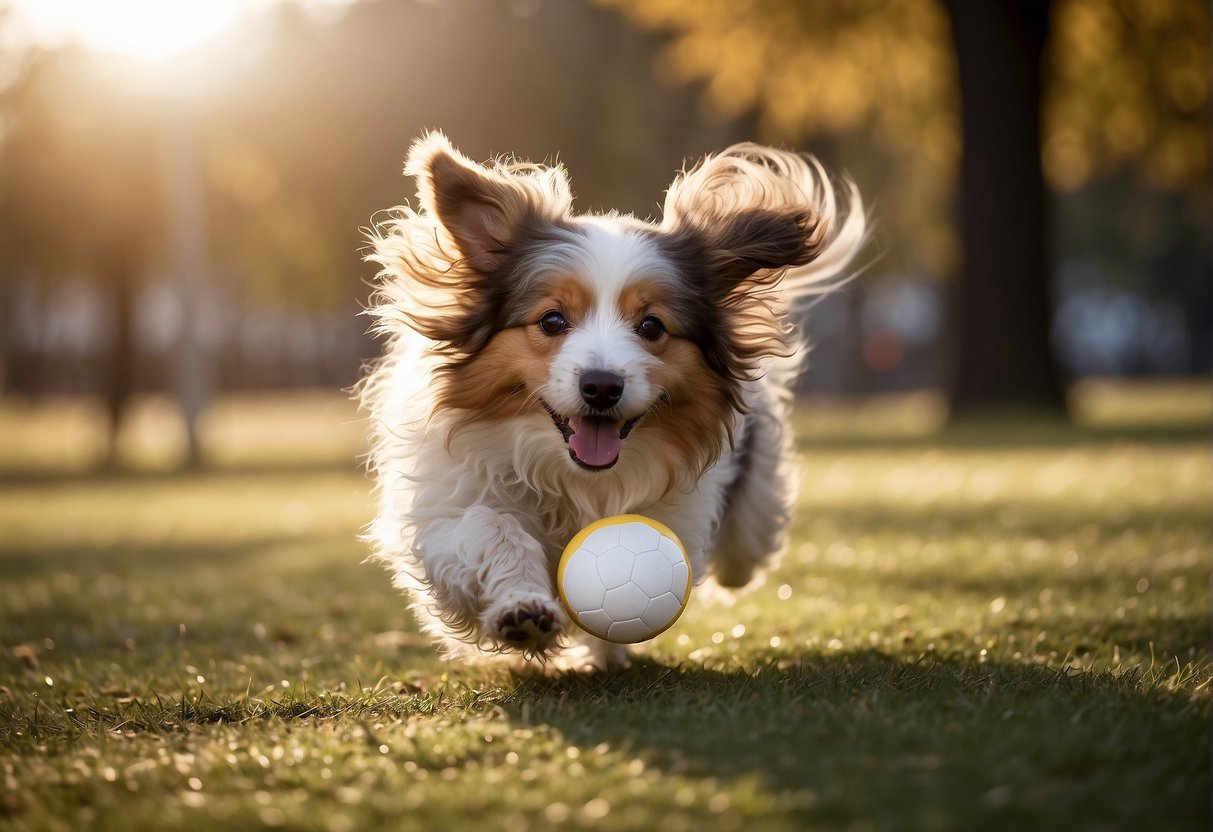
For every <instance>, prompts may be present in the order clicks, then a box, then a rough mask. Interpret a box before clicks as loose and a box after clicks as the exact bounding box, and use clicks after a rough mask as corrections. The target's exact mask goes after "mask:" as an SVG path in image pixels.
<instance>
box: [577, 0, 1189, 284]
mask: <svg viewBox="0 0 1213 832" xmlns="http://www.w3.org/2000/svg"><path fill="white" fill-rule="evenodd" d="M599 2H601V3H602V4H604V5H606V6H608V7H610V8H614V9H617V10H619V11H621V12H623V13H624V14H626V15H627V16H628V17H629V18H630V19H632V20H634V21H636V22H637V23H639V24H641V25H644V26H647V27H650V28H653V29H657V30H661V31H665V32H667V33H668V34H669V35H670V37H671V39H670V43H669V45H668V47H667V49H666V51H665V52H664V53H663V55H662V57H661V62H660V69H661V71H663V72H664V73H666V74H667V76H668V77H671V78H674V79H677V80H681V81H700V82H703V83H704V84H705V95H706V98H707V101H708V103H709V104H710V105H711V106H712V107H715V108H718V109H720V110H722V111H724V112H728V113H741V112H744V111H746V110H749V109H755V110H757V112H758V124H759V127H760V129H761V131H762V133H763V135H764V136H765V137H766V138H768V139H769V140H773V141H784V142H791V143H798V142H804V141H805V140H806V139H808V138H809V137H818V136H821V135H823V134H825V135H827V136H829V135H832V136H835V137H837V140H838V141H859V142H865V141H869V140H870V141H871V142H873V143H874V145H875V147H876V149H877V150H880V151H884V152H886V153H889V154H891V155H893V156H894V157H896V158H897V159H898V160H900V163H899V164H898V168H900V169H904V170H905V171H906V173H905V174H904V175H905V176H906V177H907V180H906V181H904V182H884V181H875V182H871V183H864V184H868V185H869V186H875V187H876V189H877V190H878V191H879V192H880V193H881V194H882V199H883V200H884V204H883V205H882V206H881V207H880V209H879V210H878V215H879V216H880V218H881V221H882V222H886V223H891V224H892V227H891V235H892V236H894V237H897V238H900V237H902V236H909V237H919V239H916V240H914V242H912V243H907V245H909V246H910V247H911V251H912V255H911V257H910V263H911V264H913V263H916V262H918V263H922V264H923V265H925V266H927V267H928V268H929V270H930V271H933V272H936V273H939V272H945V271H947V269H946V268H945V266H947V265H949V264H950V263H951V260H950V257H951V256H952V254H954V246H953V245H952V244H950V243H948V242H946V241H945V240H944V239H941V237H940V230H939V229H938V228H932V229H929V230H927V231H926V235H927V236H926V238H925V239H922V238H920V235H921V234H922V233H923V229H922V228H921V225H920V223H921V222H922V220H923V219H924V218H925V219H928V220H934V221H935V222H934V223H932V225H937V224H939V223H943V225H945V226H946V225H947V224H946V222H943V220H944V219H945V215H946V211H947V204H948V203H949V201H950V194H951V192H952V187H953V186H952V181H953V179H954V177H955V172H956V160H957V155H958V152H959V148H960V143H959V138H958V136H957V130H958V124H959V123H958V121H957V117H956V109H957V106H958V101H957V93H956V85H955V74H956V68H955V60H954V57H953V53H952V49H951V46H950V44H949V42H948V37H949V36H948V19H947V15H946V13H945V11H944V9H943V7H942V5H941V4H940V3H939V2H937V0H855V2H848V3H836V2H831V0H694V1H693V2H692V0H599ZM1209 38H1210V31H1209V8H1208V5H1207V4H1204V3H1198V2H1190V0H1055V2H1054V3H1053V20H1052V35H1051V45H1050V48H1049V59H1048V67H1047V70H1046V71H1047V75H1048V81H1047V83H1046V89H1045V96H1044V97H1045V105H1044V122H1045V123H1044V136H1043V148H1044V165H1045V174H1046V176H1047V179H1048V182H1049V184H1050V185H1051V186H1052V187H1053V188H1054V189H1056V190H1059V191H1063V192H1073V191H1076V190H1078V189H1080V188H1082V187H1084V186H1086V185H1088V184H1090V183H1091V182H1092V181H1093V180H1095V179H1098V178H1102V177H1107V176H1112V175H1115V174H1116V172H1117V171H1118V170H1120V169H1122V168H1125V167H1128V168H1130V169H1132V170H1133V171H1134V172H1135V176H1136V180H1137V183H1138V184H1139V185H1141V186H1145V187H1148V188H1150V189H1151V190H1155V191H1162V192H1182V193H1185V194H1187V195H1188V198H1189V201H1190V207H1189V211H1190V215H1189V217H1188V221H1189V223H1192V224H1201V223H1203V222H1205V221H1206V217H1207V211H1208V205H1207V202H1208V197H1207V181H1208V176H1209V119H1208V102H1209ZM865 136H870V139H865ZM848 158H849V159H850V157H848ZM907 223H908V224H909V226H908V227H904V228H903V225H904V224H907ZM910 227H917V228H918V231H917V232H916V233H912V232H911V231H910ZM943 236H950V235H949V234H948V232H947V231H946V230H945V231H944V232H943Z"/></svg>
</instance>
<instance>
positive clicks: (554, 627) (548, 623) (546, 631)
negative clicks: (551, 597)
mask: <svg viewBox="0 0 1213 832" xmlns="http://www.w3.org/2000/svg"><path fill="white" fill-rule="evenodd" d="M563 628H564V624H563V621H562V620H561V618H560V613H559V611H558V610H557V609H556V608H555V606H554V605H553V602H551V601H545V600H542V599H528V600H523V601H519V602H517V603H515V604H512V605H507V606H506V608H505V609H504V611H498V612H497V613H496V616H495V617H494V618H492V619H491V620H490V622H489V629H490V633H491V634H492V635H494V636H495V637H496V638H498V639H499V640H501V641H504V642H507V643H509V644H511V645H515V646H518V647H524V646H536V647H539V646H543V645H544V644H546V643H547V642H549V641H551V640H552V639H554V638H555V637H556V636H557V635H559V634H560V631H561V630H562V629H563Z"/></svg>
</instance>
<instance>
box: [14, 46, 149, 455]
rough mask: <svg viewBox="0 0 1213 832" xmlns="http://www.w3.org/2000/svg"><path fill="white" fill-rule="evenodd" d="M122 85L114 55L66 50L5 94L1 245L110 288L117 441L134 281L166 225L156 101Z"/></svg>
mask: <svg viewBox="0 0 1213 832" xmlns="http://www.w3.org/2000/svg"><path fill="white" fill-rule="evenodd" d="M118 90H119V87H117V86H116V85H115V84H114V83H113V78H112V77H111V76H110V74H109V72H108V71H107V68H106V66H105V65H104V64H102V63H100V62H98V61H96V60H95V58H94V57H93V56H92V55H90V54H88V53H87V52H84V51H82V50H77V49H68V50H62V51H58V52H54V53H52V52H42V53H35V54H34V55H32V56H31V57H30V59H29V60H28V62H27V64H26V65H25V67H24V68H23V70H22V71H21V73H20V74H19V76H18V78H17V79H16V80H15V81H14V82H13V83H12V84H11V85H9V86H8V87H7V88H6V89H4V90H3V93H2V94H0V115H2V116H3V124H4V126H5V131H4V153H3V154H0V183H3V185H2V187H0V253H3V260H5V261H7V262H10V263H11V262H14V261H20V262H23V263H26V264H28V265H29V267H30V268H32V269H33V270H35V271H36V272H38V273H39V274H42V275H44V276H48V277H52V278H55V277H59V278H62V277H71V276H76V275H81V274H84V275H89V276H92V277H95V278H96V279H97V281H98V282H99V284H100V285H101V286H102V287H103V290H104V292H105V296H106V297H107V298H108V301H109V303H108V305H109V318H110V332H111V337H110V341H109V354H108V357H107V360H106V362H105V371H104V372H105V376H106V384H105V390H106V395H105V400H106V410H107V412H108V414H109V418H110V435H111V440H113V439H114V438H115V437H116V436H117V433H118V430H119V426H120V423H121V419H122V415H123V412H124V409H125V407H126V404H127V402H128V400H129V399H130V396H131V394H132V392H133V391H134V385H135V381H134V374H135V338H134V329H133V321H134V314H133V302H134V296H135V290H136V286H137V284H138V283H139V281H140V280H141V278H142V277H143V275H144V273H145V272H146V269H147V265H148V263H149V262H150V261H151V260H152V259H153V258H154V257H155V256H156V253H157V250H158V248H159V245H160V241H161V239H162V233H163V232H162V226H163V223H162V211H161V202H160V198H161V194H162V192H163V188H162V182H161V179H160V176H159V171H158V165H157V163H156V159H157V144H156V131H155V129H154V125H153V124H152V122H151V121H150V119H149V113H148V111H147V109H146V108H144V107H142V106H141V105H140V103H139V102H138V101H136V100H134V99H133V98H132V97H130V96H127V95H122V94H119V92H118ZM115 448H116V444H115V442H114V441H111V442H110V452H111V461H112V456H113V452H114V449H115Z"/></svg>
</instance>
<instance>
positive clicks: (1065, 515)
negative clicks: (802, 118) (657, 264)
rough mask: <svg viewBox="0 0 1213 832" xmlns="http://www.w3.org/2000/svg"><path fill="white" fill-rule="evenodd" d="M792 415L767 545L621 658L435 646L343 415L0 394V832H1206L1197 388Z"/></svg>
mask: <svg viewBox="0 0 1213 832" xmlns="http://www.w3.org/2000/svg"><path fill="white" fill-rule="evenodd" d="M1075 410H1076V413H1077V414H1078V420H1077V424H1075V425H1068V424H1060V423H1055V422H1046V421H1041V420H1033V419H1030V418H1027V417H1024V418H1022V419H1017V420H1006V421H1001V422H994V421H992V422H987V423H982V424H973V425H968V426H965V427H963V428H959V429H951V430H947V431H941V430H940V429H939V422H940V409H939V403H938V401H937V400H936V399H934V398H932V397H930V396H909V397H900V398H892V399H884V400H873V401H868V402H865V403H862V404H848V403H837V402H814V401H806V402H804V403H803V404H802V407H801V408H800V410H799V412H800V414H801V415H800V416H799V422H798V432H799V437H800V449H801V452H802V454H803V487H802V495H801V500H800V506H799V511H798V513H797V519H796V525H795V529H794V535H793V543H792V546H791V550H790V552H789V554H788V557H787V558H786V560H785V562H784V565H783V567H782V568H781V569H780V570H779V571H778V572H776V573H775V574H773V575H772V576H771V577H770V579H769V580H768V581H767V583H766V584H765V585H764V586H762V587H761V588H759V589H757V590H755V591H753V592H751V593H749V594H747V595H745V596H743V597H742V598H740V599H739V600H738V601H737V602H736V604H734V605H733V606H731V607H727V606H723V605H720V604H714V605H709V604H706V603H704V602H703V600H702V599H697V598H695V597H694V596H693V597H692V603H691V606H690V608H689V609H688V611H687V613H686V615H685V616H684V617H683V619H682V620H680V621H679V622H678V624H676V625H675V626H674V627H673V628H672V629H671V630H670V631H668V632H667V633H665V634H664V635H662V636H661V637H659V638H658V639H657V640H655V641H653V642H651V643H649V644H647V645H645V646H644V647H643V650H642V651H641V658H640V659H639V660H638V661H637V662H636V663H635V664H634V665H633V667H631V668H630V669H625V670H618V671H612V672H610V673H606V674H600V675H592V676H581V675H567V676H543V675H535V674H529V675H528V674H523V675H514V674H511V673H510V672H508V671H507V670H504V669H501V668H471V669H469V668H466V667H460V666H455V665H449V664H446V663H444V662H442V661H441V660H439V659H438V658H436V657H435V655H434V653H433V651H432V649H431V648H430V646H429V645H428V644H427V643H426V642H425V641H424V640H422V639H421V638H420V637H419V636H418V635H417V634H416V628H415V626H414V624H413V622H412V620H411V618H410V616H409V615H408V614H407V611H406V610H405V608H404V604H403V602H402V601H401V599H400V598H399V597H398V595H397V594H396V593H395V592H394V591H393V590H392V589H391V588H390V586H389V583H388V581H387V579H386V577H385V576H384V575H383V574H382V573H381V570H380V569H379V568H378V567H377V566H375V565H373V564H367V563H364V562H363V558H364V557H365V554H366V549H365V547H364V545H363V544H362V543H360V542H359V541H358V539H357V533H358V530H359V527H360V526H361V525H362V524H363V523H365V522H366V521H367V520H368V519H369V517H370V511H371V503H370V499H369V497H368V490H369V484H368V482H367V481H366V479H365V477H364V476H363V475H362V474H361V473H360V471H359V470H358V468H357V465H356V463H355V457H356V456H357V454H358V453H359V449H360V446H361V434H362V430H363V426H362V425H361V424H360V423H359V421H358V416H357V414H356V413H355V412H354V411H353V409H352V408H351V407H350V406H349V405H348V403H346V402H344V401H343V400H342V399H341V398H340V397H339V396H324V395H305V396H292V397H276V398H257V397H250V398H244V399H233V400H229V401H224V402H223V403H221V404H220V405H219V406H217V407H216V408H215V409H214V411H213V412H212V413H211V414H210V417H209V419H208V421H207V423H206V425H205V434H206V437H207V440H208V443H209V447H210V450H211V464H210V465H209V466H208V467H207V468H206V469H205V470H203V471H201V472H196V473H177V472H175V471H174V470H173V469H172V465H171V462H172V460H173V459H175V458H176V456H177V455H178V454H179V452H180V447H181V437H180V433H179V429H178V427H177V426H176V424H175V422H174V421H173V420H172V419H171V413H170V412H169V410H168V409H167V408H166V406H165V405H164V403H163V402H159V401H155V400H149V401H146V402H143V403H142V404H141V406H140V409H139V411H138V413H137V414H136V418H135V419H134V420H133V423H132V424H131V426H130V430H129V431H128V432H127V434H126V435H125V436H124V437H123V444H122V448H123V455H124V457H125V459H126V460H127V463H128V466H127V468H126V470H125V471H123V472H120V473H106V472H102V471H99V470H97V469H96V468H95V462H96V460H97V459H99V458H100V455H101V447H100V438H101V415H100V411H99V410H98V409H95V408H93V407H90V406H88V405H86V404H65V403H62V402H59V403H50V404H39V405H35V404H30V403H23V402H16V401H8V402H0V575H2V576H3V581H2V582H0V648H2V650H0V768H2V772H0V774H2V780H0V827H3V828H5V829H80V828H96V829H124V830H125V829H172V828H189V829H238V828H248V827H258V826H266V827H287V828H292V829H318V830H332V832H343V830H351V831H352V830H362V829H368V828H372V827H375V826H379V827H382V826H384V825H385V824H386V825H387V827H388V828H402V829H426V830H436V829H446V828H452V827H454V826H456V825H459V826H460V827H466V828H474V829H478V830H496V829H503V830H528V829H543V828H550V829H558V828H559V829H565V828H571V827H594V828H601V829H658V828H659V829H662V830H669V831H670V832H677V830H700V829H712V830H715V829H724V830H729V829H738V830H742V829H744V830H750V829H758V830H780V829H789V830H790V829H805V828H812V829H823V830H831V829H839V830H892V829H930V830H936V829H938V830H946V829H955V830H972V829H1016V830H1021V829H1027V828H1041V829H1078V830H1085V829H1091V830H1102V829H1133V830H1142V829H1151V830H1166V829H1201V830H1204V829H1208V828H1209V826H1210V782H1209V779H1210V766H1209V764H1210V747H1209V723H1210V680H1211V667H1213V663H1211V662H1210V656H1209V641H1210V635H1209V633H1210V618H1209V569H1210V505H1211V500H1213V493H1211V491H1213V471H1211V463H1210V442H1209V423H1210V416H1211V415H1213V395H1211V393H1210V390H1209V389H1208V387H1207V385H1203V384H1184V383H1173V384H1139V385H1133V386H1123V385H1121V386H1117V385H1100V384H1089V385H1086V386H1084V387H1083V388H1082V389H1080V390H1079V391H1078V392H1077V394H1076V404H1075Z"/></svg>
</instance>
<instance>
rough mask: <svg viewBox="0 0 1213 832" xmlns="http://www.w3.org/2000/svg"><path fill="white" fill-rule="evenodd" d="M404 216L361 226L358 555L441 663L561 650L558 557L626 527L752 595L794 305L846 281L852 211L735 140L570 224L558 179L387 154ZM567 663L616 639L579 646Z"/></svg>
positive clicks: (855, 204)
mask: <svg viewBox="0 0 1213 832" xmlns="http://www.w3.org/2000/svg"><path fill="white" fill-rule="evenodd" d="M405 173H406V174H407V175H410V176H412V177H414V178H415V179H416V183H417V194H418V202H419V204H418V207H417V209H415V210H414V209H412V208H409V207H399V208H396V209H393V210H392V211H391V212H390V213H389V215H388V218H387V219H384V220H382V221H380V222H379V223H377V224H376V225H375V226H374V227H373V228H372V229H370V230H369V231H368V235H369V240H370V251H369V254H368V255H367V260H369V261H372V262H374V263H376V264H378V266H379V267H380V268H381V271H380V273H379V276H378V279H377V286H376V292H375V295H374V297H373V300H372V303H371V306H370V307H369V308H368V310H367V311H368V314H370V315H371V316H372V318H373V319H374V325H373V330H374V331H375V332H376V333H377V334H378V335H380V336H384V337H385V339H386V345H385V351H384V355H383V357H382V358H380V359H379V360H378V361H377V362H376V363H374V364H372V365H370V367H369V368H368V369H367V371H366V373H365V374H364V377H363V380H362V381H361V382H360V384H359V386H358V388H357V394H358V395H359V397H360V399H361V401H362V404H363V407H364V408H365V409H366V411H368V412H369V416H370V422H371V431H372V439H371V451H370V453H369V457H368V459H369V463H368V467H369V470H370V472H371V474H372V475H373V477H374V479H375V482H376V485H375V488H376V491H377V498H378V515H377V517H376V519H375V520H374V521H373V522H372V523H371V524H370V526H369V528H368V532H367V535H366V537H367V539H368V540H369V542H370V543H371V545H372V547H373V549H374V555H373V557H376V558H378V559H379V560H381V561H382V562H383V563H384V564H385V565H386V566H387V568H388V570H389V571H390V572H391V573H392V576H393V580H394V583H395V584H396V585H397V586H398V587H400V588H402V589H405V590H407V591H408V592H409V593H410V594H411V595H412V597H413V600H414V604H413V606H414V608H415V610H416V612H417V614H418V616H419V618H420V620H421V623H422V626H423V628H424V629H426V630H427V631H428V632H430V633H432V634H433V635H434V636H436V637H437V639H438V640H439V641H440V642H441V644H442V645H444V646H445V648H446V653H447V654H448V655H450V656H452V657H455V658H472V657H477V656H488V655H492V654H499V653H508V654H513V655H521V657H523V658H524V659H536V658H538V659H540V660H546V659H548V658H551V657H553V656H555V655H557V654H559V653H560V652H561V651H565V652H566V654H569V655H577V649H576V648H577V647H578V645H577V644H576V643H575V642H576V639H574V638H572V634H571V633H570V632H569V627H570V624H569V619H568V617H567V616H566V614H565V612H564V611H563V609H562V607H561V604H560V603H559V602H558V600H557V598H556V594H555V590H554V581H555V571H556V565H557V562H558V560H559V557H560V554H561V551H562V550H563V547H564V546H565V544H566V543H567V542H568V541H569V540H570V539H571V538H572V537H573V536H574V534H575V533H576V532H577V531H578V530H580V529H581V528H582V527H584V526H585V525H587V524H588V523H590V522H592V521H594V520H598V519H600V518H602V517H606V516H610V515H615V514H625V513H636V514H644V515H647V516H649V517H652V518H654V519H656V520H659V521H661V522H662V523H664V524H666V525H667V526H669V527H670V528H671V529H673V530H674V531H675V532H676V533H677V534H678V536H679V538H680V539H681V540H682V542H683V544H684V546H685V547H686V550H687V553H688V556H689V558H690V561H691V568H692V572H693V575H694V577H695V581H696V582H697V583H699V582H702V581H704V580H705V579H708V578H709V577H710V578H711V579H712V581H714V582H715V583H716V584H718V585H720V586H721V587H726V588H739V587H743V586H745V585H747V584H750V583H752V582H754V581H755V579H756V578H757V577H758V576H760V575H761V574H763V573H764V572H765V571H766V570H768V569H770V568H771V567H773V566H774V565H775V564H776V563H777V562H778V560H779V558H780V557H781V555H782V551H783V549H784V546H785V543H786V536H787V527H788V523H789V519H790V514H791V511H792V506H793V501H794V499H795V494H796V468H795V462H794V459H793V454H792V443H791V436H790V430H789V427H788V424H787V417H788V411H789V407H790V404H791V392H790V385H791V384H792V382H793V381H794V380H795V378H796V376H797V374H798V373H799V371H800V369H801V366H802V363H803V356H804V354H805V351H806V347H805V343H804V341H803V339H802V337H801V335H800V334H799V332H798V330H797V327H796V324H795V313H796V311H797V309H799V303H800V301H802V300H803V299H805V298H807V297H810V296H812V295H814V294H820V293H821V292H822V291H825V290H828V288H830V287H832V286H833V285H836V284H837V283H839V282H840V281H842V280H844V279H846V275H847V270H848V267H849V265H850V264H851V263H852V261H853V260H854V258H855V256H856V254H857V253H858V252H859V251H860V249H861V248H862V246H863V242H864V239H865V226H866V223H865V217H864V213H863V209H862V203H861V200H860V197H859V193H858V191H857V189H856V188H855V186H854V184H853V183H851V182H850V181H849V180H847V181H845V182H844V183H842V184H841V185H840V186H837V187H836V186H835V184H833V183H832V182H831V180H830V179H829V178H828V177H827V175H826V173H825V171H824V170H823V168H822V166H821V165H820V164H819V163H818V162H817V161H816V160H815V159H814V158H812V157H808V156H802V155H798V154H794V153H790V152H786V151H781V150H775V149H772V148H768V147H763V146H760V145H756V144H752V143H743V144H737V145H734V146H732V147H729V148H728V149H726V150H725V151H723V152H722V153H720V154H718V155H715V156H709V157H707V158H705V159H703V160H702V161H701V162H699V163H698V164H697V165H695V166H694V167H693V168H691V169H689V170H684V171H683V172H682V173H681V174H679V175H678V176H677V177H676V178H675V179H674V181H673V183H672V184H671V185H670V188H669V191H668V193H667V195H666V199H665V203H664V208H663V212H662V216H661V219H660V221H659V222H650V221H643V220H640V219H637V218H635V217H633V216H631V215H621V214H618V213H607V214H602V215H579V214H575V213H574V212H573V209H572V197H571V193H570V190H569V182H568V178H567V175H566V173H565V171H564V169H563V168H562V167H560V166H559V165H557V166H542V165H536V164H530V163H524V162H518V161H511V160H499V161H496V162H491V163H489V164H487V165H480V164H477V163H474V162H472V161H471V160H469V159H468V158H467V157H465V156H464V155H462V154H461V153H459V152H458V151H457V150H456V149H455V148H454V147H453V146H452V145H451V143H450V142H449V140H448V139H447V138H446V137H445V136H444V135H442V134H441V133H438V132H433V133H429V134H427V135H425V136H424V137H422V138H420V139H419V140H418V141H417V142H416V143H415V144H414V145H413V147H412V149H411V150H410V153H409V155H408V161H407V163H406V166H405ZM579 646H580V655H581V656H582V657H583V660H584V662H585V663H586V664H587V665H589V666H591V667H604V666H606V665H608V664H611V663H616V662H619V663H624V662H626V661H627V653H626V650H625V648H623V647H620V646H618V645H613V644H608V643H606V642H601V641H597V640H596V639H593V638H592V637H589V636H588V635H585V636H582V637H581V643H580V645H579Z"/></svg>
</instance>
